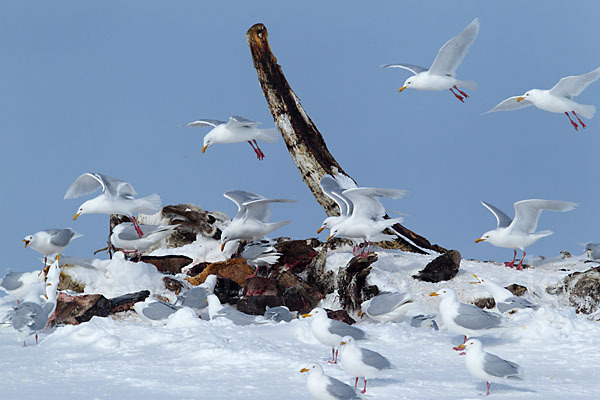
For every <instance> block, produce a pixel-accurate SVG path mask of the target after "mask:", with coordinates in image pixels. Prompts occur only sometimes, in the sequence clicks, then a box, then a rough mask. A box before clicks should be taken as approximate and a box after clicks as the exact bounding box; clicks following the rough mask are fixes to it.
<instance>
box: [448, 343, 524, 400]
mask: <svg viewBox="0 0 600 400" xmlns="http://www.w3.org/2000/svg"><path fill="white" fill-rule="evenodd" d="M458 348H459V349H460V350H464V349H466V351H467V355H466V357H465V364H466V366H467V370H468V371H469V373H470V374H471V375H473V377H474V378H476V379H481V380H484V381H486V383H487V393H486V396H489V394H490V382H503V381H504V380H506V379H518V380H521V379H523V378H522V376H521V375H522V369H521V367H520V366H519V365H518V364H515V363H514V362H511V361H507V360H504V359H502V358H500V357H498V356H497V355H494V354H491V353H488V352H486V351H484V350H483V345H482V344H481V342H480V341H479V340H477V339H470V340H469V341H468V342H466V343H464V344H461V345H458Z"/></svg>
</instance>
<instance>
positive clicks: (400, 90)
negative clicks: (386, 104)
mask: <svg viewBox="0 0 600 400" xmlns="http://www.w3.org/2000/svg"><path fill="white" fill-rule="evenodd" d="M404 89H406V86H402V87H401V88H400V89H398V93H402V91H403V90H404Z"/></svg>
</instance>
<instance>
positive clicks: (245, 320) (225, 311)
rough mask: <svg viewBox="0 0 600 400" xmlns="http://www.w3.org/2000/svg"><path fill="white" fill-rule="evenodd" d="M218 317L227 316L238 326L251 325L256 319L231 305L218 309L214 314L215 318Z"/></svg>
mask: <svg viewBox="0 0 600 400" xmlns="http://www.w3.org/2000/svg"><path fill="white" fill-rule="evenodd" d="M219 317H222V318H227V319H228V320H230V321H231V322H233V323H234V324H235V325H240V326H246V325H251V324H253V323H255V322H256V319H255V318H254V317H251V316H250V315H247V314H244V313H243V312H240V311H238V310H236V309H234V308H231V307H223V308H222V309H221V310H219V312H218V313H217V315H215V318H219Z"/></svg>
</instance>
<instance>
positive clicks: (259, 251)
mask: <svg viewBox="0 0 600 400" xmlns="http://www.w3.org/2000/svg"><path fill="white" fill-rule="evenodd" d="M273 244H274V242H273V243H272V242H268V243H262V242H254V243H250V244H248V245H247V246H246V247H245V248H244V251H242V258H243V259H245V260H246V263H248V265H249V266H251V267H253V268H254V271H255V272H254V274H252V275H250V277H254V276H256V274H257V273H258V269H259V268H260V267H266V268H267V270H269V269H270V268H271V266H272V265H273V264H277V262H278V261H279V257H281V255H282V254H281V253H279V252H277V249H276V248H275V247H273Z"/></svg>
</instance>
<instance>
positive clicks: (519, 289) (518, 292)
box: [505, 283, 527, 296]
mask: <svg viewBox="0 0 600 400" xmlns="http://www.w3.org/2000/svg"><path fill="white" fill-rule="evenodd" d="M505 289H506V290H508V291H509V292H511V293H512V294H513V295H515V296H523V295H524V294H525V292H526V291H527V288H526V287H525V286H521V285H517V284H516V283H513V284H512V285H509V286H507V287H506V288H505Z"/></svg>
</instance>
